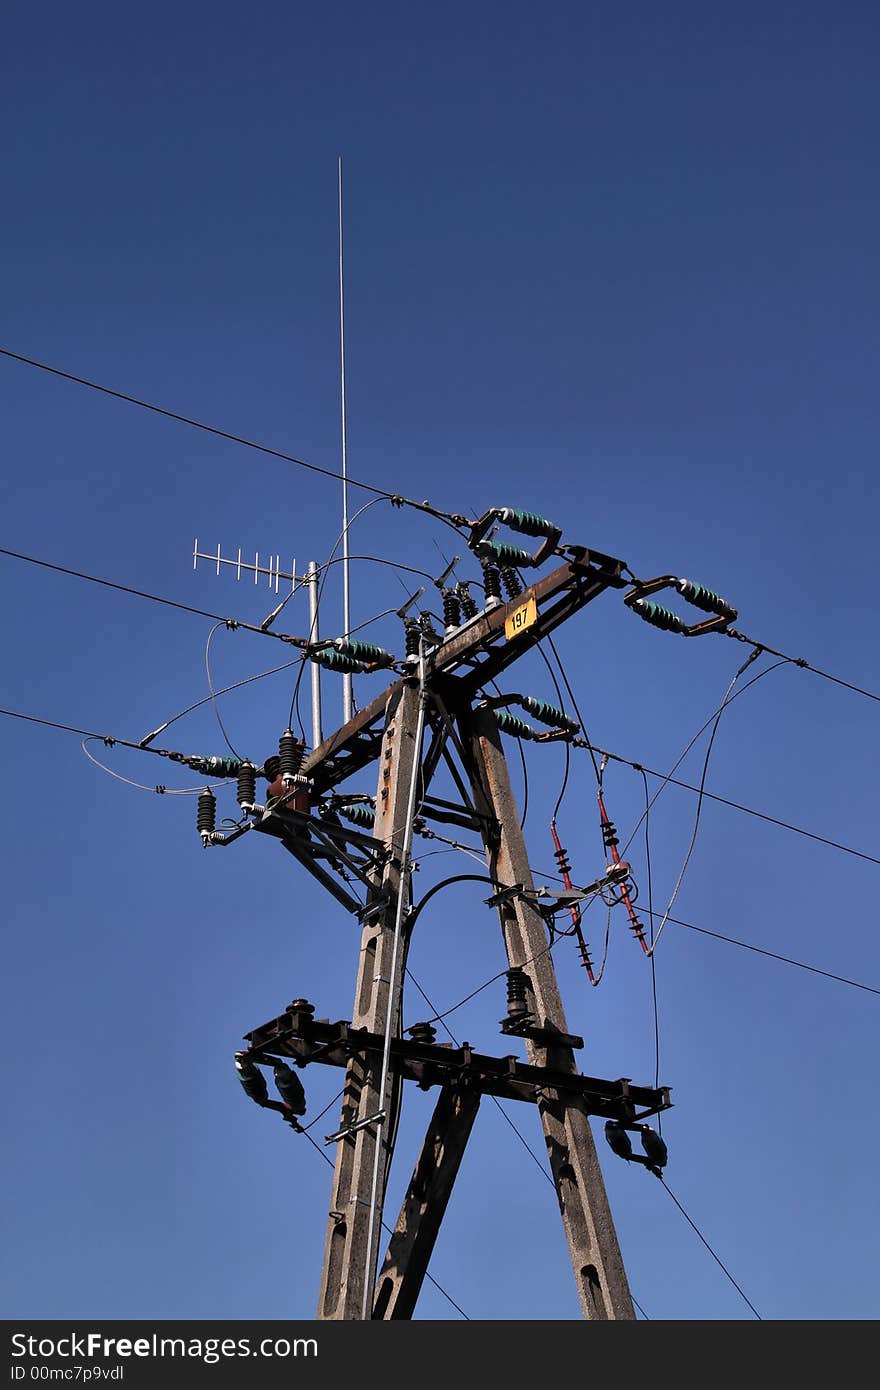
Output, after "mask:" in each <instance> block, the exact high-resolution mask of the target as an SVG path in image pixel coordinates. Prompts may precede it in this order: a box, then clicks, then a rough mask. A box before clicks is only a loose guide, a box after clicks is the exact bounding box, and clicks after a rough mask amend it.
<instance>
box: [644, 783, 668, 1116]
mask: <svg viewBox="0 0 880 1390" xmlns="http://www.w3.org/2000/svg"><path fill="white" fill-rule="evenodd" d="M642 782H643V783H644V788H645V865H646V872H647V878H648V931H649V933H650V947H651V949H650V950H649V952H648V955H649V957H650V959H651V997H652V999H653V1002H654V1090H655V1091H656V1090H657V1089H658V1087H659V1085H660V1015H659V1011H658V1008H657V963H656V961H655V959H654V884H653V876H652V873H651V802H650V795H649V791H648V779H647V777H646V776H645V773H644V772H643V773H642ZM667 916H668V914H667ZM657 1128H658V1130H659V1132H660V1134H661V1135H662V1133H663V1122H662V1119H661V1116H660V1115H659V1114H658V1116H657Z"/></svg>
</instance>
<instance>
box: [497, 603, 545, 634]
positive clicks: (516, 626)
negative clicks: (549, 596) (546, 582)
mask: <svg viewBox="0 0 880 1390" xmlns="http://www.w3.org/2000/svg"><path fill="white" fill-rule="evenodd" d="M537 621H538V605H537V603H536V602H535V600H534V598H530V599H528V600H527V601H526V602H525V603H521V604H520V606H519V608H514V610H513V612H512V613H510V614H508V616H507V617H506V618H505V620H504V635H505V637H506V638H507V640H508V642H510V641H512V640H513V638H514V637H519V635H520V633H521V632H525V631H526V629H527V628H530V627H531V626H532V625H533V624H534V623H536V622H537Z"/></svg>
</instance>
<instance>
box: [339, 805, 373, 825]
mask: <svg viewBox="0 0 880 1390" xmlns="http://www.w3.org/2000/svg"><path fill="white" fill-rule="evenodd" d="M339 814H340V815H341V816H345V819H346V820H350V821H352V822H353V823H354V824H355V825H362V826H363V827H364V829H365V830H372V829H373V826H374V825H375V823H376V812H375V811H374V810H373V807H372V806H366V805H364V803H363V802H358V801H354V802H351V804H350V805H348V806H340V807H339Z"/></svg>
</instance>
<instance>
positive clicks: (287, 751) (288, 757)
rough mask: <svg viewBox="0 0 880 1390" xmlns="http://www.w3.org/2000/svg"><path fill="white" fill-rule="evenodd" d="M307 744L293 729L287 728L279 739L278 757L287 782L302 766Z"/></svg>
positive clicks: (282, 773)
mask: <svg viewBox="0 0 880 1390" xmlns="http://www.w3.org/2000/svg"><path fill="white" fill-rule="evenodd" d="M304 753H305V744H304V743H303V741H302V739H301V738H297V736H296V734H295V733H294V732H293V730H292V729H285V730H284V733H283V734H282V735H281V737H280V738H279V740H278V758H279V763H280V772H281V776H282V777H283V778H284V780H285V782H287V781H292V780H293V778H294V777H296V776H297V775H298V774H299V770H300V768H301V767H302V761H303V754H304Z"/></svg>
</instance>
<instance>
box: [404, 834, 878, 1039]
mask: <svg viewBox="0 0 880 1390" xmlns="http://www.w3.org/2000/svg"><path fill="white" fill-rule="evenodd" d="M434 838H435V839H443V838H444V837H443V836H440V835H436V834H435V836H434ZM444 843H448V844H449V845H450V849H449V850H431V851H430V853H431V854H448V853H451V852H452V851H453V850H460V851H461V852H462V853H464V854H468V855H471V854H473V853H474V851H472V850H470V849H469V848H468V847H467V846H466V845H460V844H458V843H457V842H455V841H451V840H450V841H445V840H444ZM427 857H428V856H427V855H423V856H422V858H427ZM533 872H534V873H535V874H536V875H537V876H538V877H539V878H549V879H553V880H555V881H556V882H557V883H561V882H562V879H561V878H560V877H559V875H558V874H555V873H550V872H547V871H543V870H540V869H535V870H533ZM648 915H649V917H651V918H654V917H659V916H660V914H659V913H655V912H654V911H653V909H652V908H649V909H648ZM667 921H669V922H674V923H675V925H676V926H679V927H687V928H688V929H689V930H690V931H696V932H700V933H702V935H704V936H713V937H715V939H716V940H718V941H725V942H727V944H728V945H730V946H741V947H742V948H743V950H746V951H753V952H754V953H755V954H756V955H760V956H769V958H770V959H771V960H778V961H780V962H782V963H783V964H784V965H794V966H797V968H798V969H799V970H808V971H809V972H810V973H811V974H813V975H823V976H824V977H825V978H826V979H828V980H834V981H836V982H837V983H838V984H841V985H851V986H852V988H853V989H861V990H864V991H865V992H866V993H867V994H878V995H880V989H878V988H876V987H875V986H874V985H867V984H865V983H864V982H863V981H861V980H852V979H850V978H849V977H848V976H846V975H836V974H834V972H833V971H831V970H822V969H821V968H820V967H819V966H818V965H808V964H807V962H806V961H802V960H795V958H794V957H793V956H783V955H779V953H778V952H776V951H769V950H767V949H766V948H765V947H763V946H755V945H753V944H752V943H751V942H749V941H740V940H739V939H738V938H737V937H734V936H725V935H723V933H722V932H717V931H711V930H710V929H709V928H708V927H699V926H697V925H696V924H695V923H694V922H685V921H684V920H683V919H682V918H681V917H672V916H670V917H668V918H667ZM561 939H562V938H561V937H559V938H557V940H556V941H554V942H553V946H552V947H550V946H548V948H547V949H548V950H552V949H553V947H555V946H556V945H557V944H558V941H559V940H561ZM533 959H535V958H533ZM504 973H505V972H504V971H502V972H501V974H499V975H493V976H492V978H491V979H490V980H486V981H485V982H484V983H483V984H482V985H480V986H479V987H478V988H477V989H475V990H473V991H472V992H471V993H470V994H468V995H467V996H466V997H465V998H464V999H460V1000H459V1001H458V1003H457V1004H453V1005H452V1007H451V1008H450V1009H446V1010H445V1011H444V1014H443V1015H442V1017H448V1015H449V1014H450V1013H454V1012H455V1011H456V1010H457V1009H460V1008H461V1007H462V1006H463V1005H464V1004H467V1003H469V1002H470V1000H471V999H473V998H474V997H475V996H476V995H477V994H480V993H482V991H483V990H484V989H488V987H489V985H492V984H494V983H495V982H496V980H499V979H500V978H501V975H503V974H504ZM432 1022H436V1019H434V1020H432Z"/></svg>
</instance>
